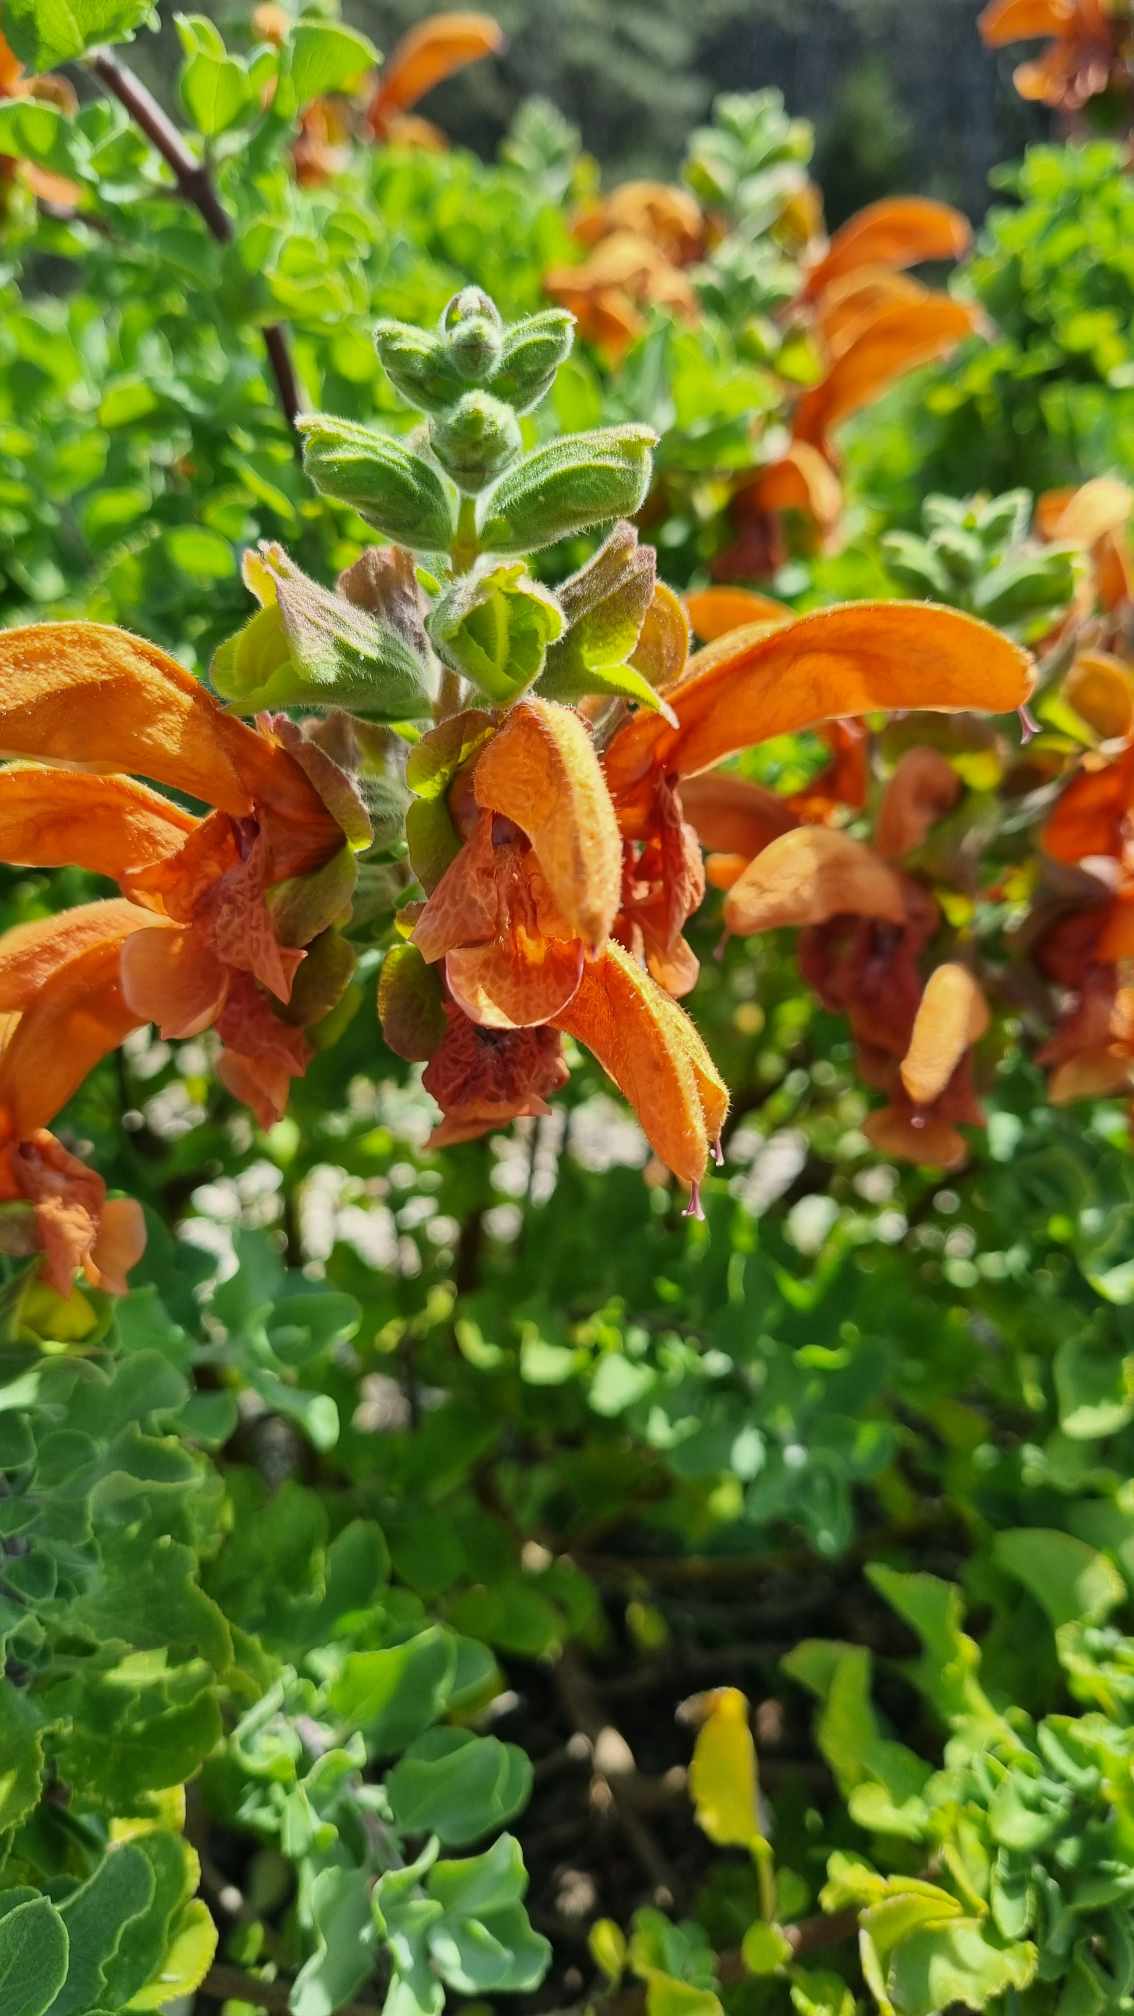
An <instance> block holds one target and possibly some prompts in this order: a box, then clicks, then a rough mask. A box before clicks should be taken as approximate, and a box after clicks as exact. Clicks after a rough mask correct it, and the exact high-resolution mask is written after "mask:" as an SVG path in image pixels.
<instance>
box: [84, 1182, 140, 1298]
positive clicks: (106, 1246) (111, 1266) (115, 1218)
mask: <svg viewBox="0 0 1134 2016" xmlns="http://www.w3.org/2000/svg"><path fill="white" fill-rule="evenodd" d="M145 1250H146V1219H145V1213H144V1212H143V1210H142V1207H141V1205H140V1204H139V1203H137V1202H136V1201H135V1199H134V1198H133V1197H112V1198H111V1200H110V1202H109V1204H104V1205H103V1207H102V1218H101V1220H100V1223H99V1228H98V1232H97V1235H96V1237H95V1242H94V1246H93V1247H92V1249H91V1254H90V1258H89V1259H88V1261H87V1273H88V1274H89V1276H90V1278H91V1280H92V1281H93V1282H94V1285H95V1287H96V1288H101V1289H102V1290H103V1292H104V1294H107V1295H125V1294H126V1292H127V1289H128V1288H129V1285H130V1284H129V1282H128V1280H127V1278H126V1277H127V1275H128V1274H129V1272H130V1269H131V1268H132V1267H136V1266H137V1264H138V1262H139V1260H140V1259H141V1257H142V1255H143V1253H144V1252H145Z"/></svg>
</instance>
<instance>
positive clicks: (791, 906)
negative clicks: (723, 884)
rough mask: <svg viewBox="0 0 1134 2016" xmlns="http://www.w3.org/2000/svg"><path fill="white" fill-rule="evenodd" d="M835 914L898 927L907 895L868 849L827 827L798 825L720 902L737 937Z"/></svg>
mask: <svg viewBox="0 0 1134 2016" xmlns="http://www.w3.org/2000/svg"><path fill="white" fill-rule="evenodd" d="M840 916H849V917H871V918H875V919H878V920H880V921H882V922H884V923H887V924H903V923H904V922H905V916H906V900H905V890H904V886H903V881H902V877H901V876H900V875H898V874H896V873H895V871H894V869H892V868H890V867H887V865H886V863H885V862H884V861H882V860H881V859H880V858H879V856H878V855H877V854H875V852H874V850H873V849H872V848H870V847H868V846H866V845H865V843H864V842H863V841H861V840H855V839H853V838H852V837H851V835H850V834H849V833H842V832H839V831H837V830H835V829H833V828H832V827H829V826H800V827H797V828H796V830H795V831H794V832H792V833H784V834H782V835H781V836H780V838H779V839H778V840H773V841H771V843H770V844H769V845H768V846H767V847H765V848H764V850H763V852H762V853H761V854H758V855H757V856H756V858H755V860H754V861H752V862H751V863H750V865H749V866H748V867H747V868H746V869H745V871H744V874H743V875H742V876H741V877H740V879H739V881H737V882H735V883H734V884H733V886H732V888H731V889H730V890H729V893H728V897H727V899H726V901H725V923H726V925H727V927H728V929H729V930H730V931H731V932H734V933H735V934H736V935H737V936H738V937H748V936H749V935H751V934H752V933H753V932H756V931H770V930H773V929H775V927H776V926H777V925H782V924H826V923H828V922H829V921H830V919H831V918H832V917H840Z"/></svg>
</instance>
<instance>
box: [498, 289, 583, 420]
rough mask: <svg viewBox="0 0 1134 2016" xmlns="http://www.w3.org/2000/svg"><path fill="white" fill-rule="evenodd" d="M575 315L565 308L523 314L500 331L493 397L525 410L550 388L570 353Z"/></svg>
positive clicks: (535, 404)
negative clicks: (500, 339) (538, 313)
mask: <svg viewBox="0 0 1134 2016" xmlns="http://www.w3.org/2000/svg"><path fill="white" fill-rule="evenodd" d="M574 340H575V318H574V316H573V315H569V314H568V312H567V310H566V309H565V308H545V309H544V311H543V313H542V314H541V315H527V316H525V318H524V320H523V321H522V322H514V323H513V324H512V327H511V328H510V329H507V330H506V331H505V333H504V348H503V351H502V353H501V358H500V363H499V365H498V366H497V369H496V373H495V376H494V377H493V380H492V390H493V393H494V395H495V397H496V398H497V399H504V400H506V401H507V403H508V405H509V406H511V407H512V408H513V409H514V410H515V411H516V412H517V413H529V412H530V411H531V409H532V407H533V406H538V405H539V402H540V400H541V399H542V398H544V396H545V395H546V394H547V393H548V392H550V390H551V387H552V385H553V384H554V382H555V374H556V372H557V371H558V369H559V366H560V365H561V364H562V363H564V362H565V361H566V359H567V358H568V357H569V356H570V354H571V345H572V343H573V342H574Z"/></svg>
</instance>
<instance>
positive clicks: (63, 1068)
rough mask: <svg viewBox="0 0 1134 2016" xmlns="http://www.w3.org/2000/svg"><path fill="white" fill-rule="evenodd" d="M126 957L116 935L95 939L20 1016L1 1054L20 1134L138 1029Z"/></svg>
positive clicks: (0, 1103) (7, 1105) (7, 1100)
mask: <svg viewBox="0 0 1134 2016" xmlns="http://www.w3.org/2000/svg"><path fill="white" fill-rule="evenodd" d="M91 907H92V908H93V907H94V906H93V905H92V906H91ZM105 907H106V908H109V907H110V906H109V905H106V906H105ZM142 914H143V915H144V913H142ZM120 956H121V950H120V942H119V941H117V940H114V939H110V940H105V939H104V940H102V941H101V942H100V941H96V942H94V943H88V945H87V947H86V949H85V950H84V951H83V952H81V953H79V955H78V956H77V957H75V958H72V959H69V960H68V961H67V962H66V964H64V965H61V966H60V967H59V968H58V969H57V970H56V972H55V973H54V974H53V976H52V978H51V981H50V984H49V985H47V986H44V987H43V988H42V989H41V990H40V991H39V992H38V993H37V994H36V996H35V999H34V1001H33V1002H32V1004H31V1005H30V1006H29V1007H28V1009H27V1010H26V1012H25V1013H24V1014H22V1015H21V1016H20V1019H19V1021H18V1023H17V1024H16V1028H15V1032H14V1034H13V1035H12V1036H11V1038H10V1040H9V1042H8V1043H7V1045H6V1046H5V1049H4V1053H3V1056H0V1114H3V1116H4V1118H5V1121H6V1123H7V1125H8V1126H9V1128H10V1129H11V1132H12V1133H13V1134H15V1135H16V1136H18V1137H19V1138H20V1139H21V1140H23V1139H26V1138H27V1137H28V1136H29V1135H31V1134H34V1133H35V1131H36V1129H37V1128H39V1127H46V1126H47V1124H48V1122H49V1121H51V1120H53V1119H54V1118H55V1115H56V1114H57V1113H58V1112H59V1110H60V1107H62V1106H65V1105H66V1103H67V1101H68V1099H70V1097H71V1095H72V1093H74V1092H76V1091H77V1090H78V1088H79V1086H80V1085H81V1084H82V1082H83V1079H84V1078H85V1077H86V1076H87V1074H88V1072H90V1071H92V1070H93V1069H94V1067H95V1065H96V1064H98V1063H99V1062H100V1061H101V1060H102V1058H103V1057H105V1056H106V1055H107V1053H108V1052H109V1051H111V1050H115V1049H117V1047H118V1045H119V1043H121V1041H122V1039H123V1037H124V1036H128V1035H129V1033H130V1031H131V1029H136V1028H137V1026H138V1021H139V1018H138V1016H137V1015H135V1014H134V1013H133V1011H132V1009H131V1008H130V1007H129V1006H128V1004H127V1003H126V1001H125V1000H124V998H123V994H122V988H121V985H120V982H119V977H118V962H119V958H120Z"/></svg>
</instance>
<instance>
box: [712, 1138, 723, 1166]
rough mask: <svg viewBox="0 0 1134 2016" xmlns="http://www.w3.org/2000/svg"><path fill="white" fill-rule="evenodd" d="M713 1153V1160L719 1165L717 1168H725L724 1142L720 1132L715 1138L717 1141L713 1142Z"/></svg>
mask: <svg viewBox="0 0 1134 2016" xmlns="http://www.w3.org/2000/svg"><path fill="white" fill-rule="evenodd" d="M712 1155H713V1161H714V1162H715V1163H716V1165H717V1168H718V1169H723V1168H724V1146H723V1143H722V1141H721V1137H720V1135H719V1134H718V1135H717V1138H716V1140H715V1141H714V1142H713V1148H712Z"/></svg>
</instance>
